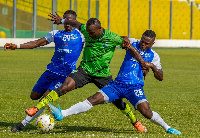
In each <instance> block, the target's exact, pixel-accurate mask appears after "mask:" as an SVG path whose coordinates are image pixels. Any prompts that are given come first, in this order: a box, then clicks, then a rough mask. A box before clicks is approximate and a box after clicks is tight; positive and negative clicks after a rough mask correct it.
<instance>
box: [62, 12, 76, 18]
mask: <svg viewBox="0 0 200 138" xmlns="http://www.w3.org/2000/svg"><path fill="white" fill-rule="evenodd" d="M65 14H72V15H74V16H75V17H76V16H77V14H76V12H75V11H73V10H67V11H66V12H65V13H64V15H65Z"/></svg>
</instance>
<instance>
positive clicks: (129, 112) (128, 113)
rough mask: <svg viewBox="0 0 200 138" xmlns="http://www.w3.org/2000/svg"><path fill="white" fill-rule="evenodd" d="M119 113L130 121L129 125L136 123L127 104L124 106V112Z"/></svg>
mask: <svg viewBox="0 0 200 138" xmlns="http://www.w3.org/2000/svg"><path fill="white" fill-rule="evenodd" d="M121 112H122V113H123V114H125V115H126V116H127V117H128V118H129V119H130V120H131V123H133V124H134V123H136V121H137V119H136V118H135V116H134V115H133V112H132V111H131V109H130V106H129V105H128V104H126V108H125V110H121Z"/></svg>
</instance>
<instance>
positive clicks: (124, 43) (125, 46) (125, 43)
mask: <svg viewBox="0 0 200 138" xmlns="http://www.w3.org/2000/svg"><path fill="white" fill-rule="evenodd" d="M121 37H122V38H123V41H122V44H121V46H122V48H123V49H126V50H128V48H129V47H130V46H131V44H130V40H129V39H128V37H127V36H121Z"/></svg>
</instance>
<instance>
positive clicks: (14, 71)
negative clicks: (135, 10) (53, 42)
mask: <svg viewBox="0 0 200 138" xmlns="http://www.w3.org/2000/svg"><path fill="white" fill-rule="evenodd" d="M155 51H156V52H157V53H158V54H159V55H160V57H161V63H162V67H163V71H164V80H163V81H162V82H159V81H157V80H156V79H155V78H154V77H153V74H152V72H150V73H149V74H148V75H147V77H146V80H145V86H144V91H145V95H146V97H147V99H148V100H149V104H150V107H151V109H152V110H154V111H157V112H158V113H159V114H160V115H161V117H162V118H163V119H164V120H165V122H167V123H168V124H169V125H170V126H171V127H174V128H176V129H178V130H180V131H181V132H182V135H181V136H176V135H171V134H166V133H165V132H164V130H163V129H162V128H161V127H159V126H157V125H155V124H153V123H151V122H150V121H149V120H147V119H145V118H144V117H143V116H142V115H140V113H139V112H138V111H134V108H133V106H131V109H132V110H133V112H134V114H135V116H136V117H137V118H138V120H139V121H140V122H141V123H142V124H143V125H145V126H146V127H147V129H148V132H147V133H142V132H138V131H136V129H135V128H134V127H133V126H132V125H131V123H130V122H129V120H128V119H127V118H126V117H125V116H124V115H123V114H122V113H121V112H120V111H119V110H118V109H116V108H115V107H114V106H113V105H112V104H107V105H98V106H95V107H94V108H92V109H91V110H89V111H88V112H86V113H82V114H78V115H73V116H69V117H66V118H65V119H63V120H62V121H60V122H57V121H55V123H56V124H55V128H54V129H53V130H52V131H50V132H48V133H45V134H44V133H41V132H40V131H38V130H37V129H36V127H35V120H34V121H33V122H31V123H30V124H29V125H27V127H25V128H24V130H23V131H22V132H19V133H12V132H10V129H11V127H12V126H14V125H15V124H16V123H18V122H21V121H22V120H23V119H24V118H25V117H26V114H25V112H24V111H25V109H26V108H29V107H32V106H34V105H36V104H37V103H38V101H32V100H31V99H30V92H31V90H32V87H33V86H34V84H35V83H36V81H37V79H38V78H39V77H40V75H41V74H42V73H43V72H44V71H45V69H46V65H47V64H48V63H49V62H50V60H51V57H52V55H53V52H54V49H53V48H37V49H31V50H14V51H11V50H8V51H6V52H4V51H3V49H2V48H1V49H0V137H9V138H10V137H19V138H21V137H31V138H32V137H44V138H45V137H48V138H49V137H94V138H96V137H135V138H136V137H154V138H157V137H160V138H162V137H187V138H188V137H191V138H195V137H199V136H200V117H199V115H200V93H199V92H200V85H199V82H200V70H199V69H200V49H189V48H188V49H187V48H180V49H165V48H162V49H161V48H156V49H155ZM124 55H125V51H124V50H121V49H117V50H116V51H115V54H114V57H113V59H112V62H111V72H112V74H113V78H115V77H116V76H117V73H118V71H119V67H120V66H121V63H122V61H123V58H124ZM79 61H80V59H79ZM97 90H98V89H97V88H96V87H95V86H94V85H93V84H88V85H86V86H85V87H83V88H80V89H78V90H74V91H72V92H70V93H68V94H66V95H64V96H62V97H61V98H60V99H58V100H57V101H55V102H54V103H53V105H56V106H57V105H58V104H60V105H61V107H62V108H63V109H66V108H69V107H70V106H71V105H73V104H75V103H77V102H80V101H83V100H85V99H86V98H87V97H89V96H91V95H92V94H94V93H95V92H96V91H97ZM125 101H126V100H125ZM44 113H45V114H49V112H48V111H47V110H46V109H45V111H44Z"/></svg>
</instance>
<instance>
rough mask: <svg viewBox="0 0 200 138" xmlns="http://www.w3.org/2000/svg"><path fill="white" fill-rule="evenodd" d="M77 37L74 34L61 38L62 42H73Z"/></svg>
mask: <svg viewBox="0 0 200 138" xmlns="http://www.w3.org/2000/svg"><path fill="white" fill-rule="evenodd" d="M77 38H78V37H77V35H76V34H71V35H64V36H63V39H62V40H63V41H70V39H72V40H75V39H77Z"/></svg>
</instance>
